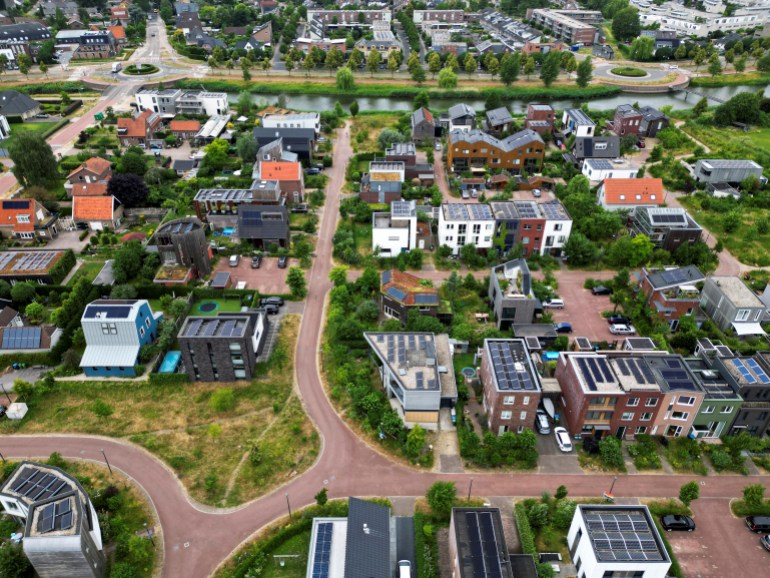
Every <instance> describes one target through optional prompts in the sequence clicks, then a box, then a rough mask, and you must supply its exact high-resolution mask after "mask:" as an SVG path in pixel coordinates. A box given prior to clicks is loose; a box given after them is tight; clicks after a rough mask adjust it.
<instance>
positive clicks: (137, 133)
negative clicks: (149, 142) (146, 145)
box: [118, 110, 160, 137]
mask: <svg viewBox="0 0 770 578" xmlns="http://www.w3.org/2000/svg"><path fill="white" fill-rule="evenodd" d="M156 120H157V121H159V120H160V117H158V116H157V114H156V113H154V112H152V111H151V110H145V111H143V112H142V113H141V114H140V115H139V116H137V117H136V118H119V119H118V129H122V128H124V129H126V132H125V133H122V134H119V135H118V136H122V137H146V136H147V126H148V125H150V126H153V125H154V124H156Z"/></svg>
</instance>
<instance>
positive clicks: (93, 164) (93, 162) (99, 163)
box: [67, 157, 112, 178]
mask: <svg viewBox="0 0 770 578" xmlns="http://www.w3.org/2000/svg"><path fill="white" fill-rule="evenodd" d="M111 168H112V163H111V162H110V161H108V160H107V159H103V158H102V157H91V158H90V159H88V160H87V161H86V162H84V163H83V164H82V165H80V166H79V167H78V168H76V169H75V170H73V171H72V172H71V173H70V174H68V175H67V178H69V177H71V176H72V175H75V174H77V173H79V172H80V171H81V170H83V169H88V170H89V171H91V172H93V173H96V174H97V175H101V174H104V173H105V172H107V171H108V170H110V169H111Z"/></svg>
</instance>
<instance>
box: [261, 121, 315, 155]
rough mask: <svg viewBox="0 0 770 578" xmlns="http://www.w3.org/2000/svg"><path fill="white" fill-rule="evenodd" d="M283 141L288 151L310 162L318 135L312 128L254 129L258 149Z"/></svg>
mask: <svg viewBox="0 0 770 578" xmlns="http://www.w3.org/2000/svg"><path fill="white" fill-rule="evenodd" d="M279 138H280V139H281V140H282V142H283V148H284V150H286V151H289V152H292V153H295V154H296V155H297V157H298V158H299V159H300V160H310V159H311V158H312V157H313V150H314V148H315V143H316V133H315V130H313V129H312V128H265V127H256V128H255V129H254V140H256V141H257V147H258V148H259V147H262V146H264V145H266V144H269V143H271V142H273V141H275V140H276V139H279Z"/></svg>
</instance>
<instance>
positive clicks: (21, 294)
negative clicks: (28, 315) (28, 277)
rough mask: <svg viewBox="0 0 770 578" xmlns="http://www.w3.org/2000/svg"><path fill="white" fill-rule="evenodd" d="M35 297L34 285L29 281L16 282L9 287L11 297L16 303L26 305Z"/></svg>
mask: <svg viewBox="0 0 770 578" xmlns="http://www.w3.org/2000/svg"><path fill="white" fill-rule="evenodd" d="M34 298H35V286H34V285H33V284H32V283H30V282H29V281H23V282H21V283H16V284H15V285H14V286H13V287H11V299H12V300H13V302H14V304H16V305H26V304H27V303H29V302H31V301H32V300H33V299H34Z"/></svg>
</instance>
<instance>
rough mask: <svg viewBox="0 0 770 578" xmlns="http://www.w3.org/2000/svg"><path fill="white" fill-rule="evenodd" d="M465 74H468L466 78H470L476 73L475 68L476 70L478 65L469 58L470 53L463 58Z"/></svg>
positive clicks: (474, 60) (471, 57) (473, 59)
mask: <svg viewBox="0 0 770 578" xmlns="http://www.w3.org/2000/svg"><path fill="white" fill-rule="evenodd" d="M463 68H465V72H467V73H468V77H470V76H471V75H472V74H473V73H474V72H476V68H478V63H477V62H476V59H475V58H473V56H471V54H470V52H469V53H468V55H467V56H466V57H465V66H464V67H463Z"/></svg>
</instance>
